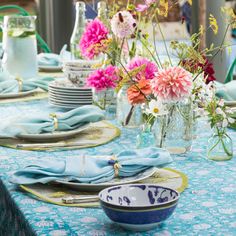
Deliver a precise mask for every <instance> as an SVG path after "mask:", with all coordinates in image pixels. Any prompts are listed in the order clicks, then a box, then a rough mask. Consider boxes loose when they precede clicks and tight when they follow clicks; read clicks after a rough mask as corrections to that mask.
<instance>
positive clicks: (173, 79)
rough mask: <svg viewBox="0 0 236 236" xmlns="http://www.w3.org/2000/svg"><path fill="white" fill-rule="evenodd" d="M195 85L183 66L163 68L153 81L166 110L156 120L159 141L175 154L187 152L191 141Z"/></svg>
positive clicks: (153, 89) (152, 85)
mask: <svg viewBox="0 0 236 236" xmlns="http://www.w3.org/2000/svg"><path fill="white" fill-rule="evenodd" d="M192 85H193V84H192V74H191V73H189V72H188V71H186V70H185V69H183V68H181V67H168V68H167V69H160V70H159V71H158V72H157V74H156V77H155V78H154V79H153V80H152V81H151V87H152V91H153V94H154V96H155V97H157V98H159V99H161V100H162V102H163V103H164V104H165V106H166V110H167V114H165V115H163V116H160V117H158V118H157V120H156V122H155V126H154V130H155V131H154V132H155V136H156V143H157V146H159V147H165V148H167V149H168V150H170V152H172V153H184V152H186V151H188V150H189V149H190V147H191V144H192V131H193V110H192V102H191V99H190V98H191V91H192Z"/></svg>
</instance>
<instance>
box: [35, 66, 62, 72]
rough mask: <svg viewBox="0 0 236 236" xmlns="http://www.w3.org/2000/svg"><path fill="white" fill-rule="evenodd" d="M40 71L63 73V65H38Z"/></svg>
mask: <svg viewBox="0 0 236 236" xmlns="http://www.w3.org/2000/svg"><path fill="white" fill-rule="evenodd" d="M38 69H39V71H45V72H58V71H62V65H59V66H46V65H38Z"/></svg>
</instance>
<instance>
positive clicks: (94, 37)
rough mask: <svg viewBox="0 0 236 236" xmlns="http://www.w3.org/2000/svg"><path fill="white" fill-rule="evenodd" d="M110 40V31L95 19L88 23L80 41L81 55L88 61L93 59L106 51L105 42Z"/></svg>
mask: <svg viewBox="0 0 236 236" xmlns="http://www.w3.org/2000/svg"><path fill="white" fill-rule="evenodd" d="M107 38H108V30H107V28H106V27H105V26H104V24H103V23H102V22H101V21H100V20H99V19H95V20H93V21H91V22H90V23H88V25H87V26H86V29H85V32H84V33H83V35H82V37H81V40H80V44H79V46H80V50H81V54H82V55H83V56H84V57H85V58H88V59H92V58H94V57H95V56H97V55H99V53H100V52H101V51H103V50H104V47H105V45H104V41H105V40H107Z"/></svg>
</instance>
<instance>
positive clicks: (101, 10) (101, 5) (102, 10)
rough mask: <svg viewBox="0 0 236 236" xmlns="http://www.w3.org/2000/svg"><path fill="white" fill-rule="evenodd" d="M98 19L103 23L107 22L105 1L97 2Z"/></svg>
mask: <svg viewBox="0 0 236 236" xmlns="http://www.w3.org/2000/svg"><path fill="white" fill-rule="evenodd" d="M97 8H98V19H99V20H101V21H103V22H105V21H107V19H108V17H107V4H106V2H105V1H100V2H98V7H97Z"/></svg>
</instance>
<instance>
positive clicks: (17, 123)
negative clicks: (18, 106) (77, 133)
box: [0, 105, 104, 138]
mask: <svg viewBox="0 0 236 236" xmlns="http://www.w3.org/2000/svg"><path fill="white" fill-rule="evenodd" d="M103 118H104V113H103V111H102V110H101V109H100V108H98V107H97V106H93V105H87V106H82V107H78V108H76V109H73V110H71V111H69V112H64V113H59V114H48V113H47V112H45V113H43V111H41V112H40V113H39V114H30V111H29V114H27V116H21V117H13V119H8V120H6V119H4V120H0V124H1V126H0V138H3V137H4V138H7V137H8V138H12V137H16V136H17V135H19V134H40V133H48V132H53V131H54V130H57V131H67V130H73V129H76V128H78V127H80V126H82V125H84V124H87V123H89V122H97V121H99V120H102V119H103Z"/></svg>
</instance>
